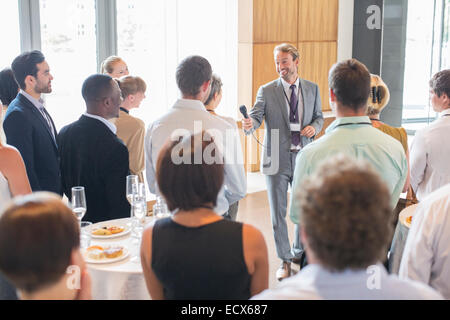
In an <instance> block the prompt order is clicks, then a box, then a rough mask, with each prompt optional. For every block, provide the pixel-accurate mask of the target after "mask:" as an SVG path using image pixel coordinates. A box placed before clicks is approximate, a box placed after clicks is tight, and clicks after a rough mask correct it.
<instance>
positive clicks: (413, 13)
mask: <svg viewBox="0 0 450 320" xmlns="http://www.w3.org/2000/svg"><path fill="white" fill-rule="evenodd" d="M449 20H450V0H433V1H421V0H409V1H408V17H407V31H406V33H407V34H406V38H407V40H406V50H405V78H404V79H405V80H404V88H403V102H404V107H403V126H404V127H405V128H406V129H407V130H408V131H409V132H410V133H413V132H414V131H415V130H418V129H420V128H423V127H424V126H426V125H427V124H428V123H430V122H432V121H433V120H434V119H436V116H437V114H436V112H434V111H433V108H432V107H431V105H430V101H429V85H428V82H429V80H430V78H431V76H432V75H433V74H434V73H436V72H437V71H439V70H442V69H446V68H450V48H449V39H448V38H449V29H450V24H449Z"/></svg>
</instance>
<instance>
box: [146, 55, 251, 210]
mask: <svg viewBox="0 0 450 320" xmlns="http://www.w3.org/2000/svg"><path fill="white" fill-rule="evenodd" d="M211 76H212V69H211V65H210V64H209V62H208V60H206V59H205V58H203V57H200V56H190V57H187V58H186V59H184V60H183V61H182V62H181V63H180V64H179V65H178V68H177V73H176V79H177V84H178V88H179V89H180V91H181V95H182V98H181V99H179V100H178V101H176V102H175V105H174V106H173V107H172V109H171V110H170V111H169V112H168V113H167V114H166V115H165V116H163V117H162V118H160V119H158V120H156V121H155V122H153V123H152V124H151V125H150V126H149V128H148V130H147V134H146V137H145V153H146V159H145V161H146V164H145V168H146V176H147V183H148V188H149V190H150V192H151V193H153V194H159V192H158V190H157V185H156V174H157V172H156V160H157V159H158V154H159V151H160V150H161V148H162V146H163V145H164V144H165V143H166V141H167V140H172V141H175V140H178V137H180V136H186V135H188V134H189V135H190V134H192V133H197V132H201V131H202V130H207V131H208V130H210V131H211V133H214V134H213V135H214V138H215V139H216V143H217V144H219V147H220V148H221V150H224V153H223V154H224V158H225V164H224V165H225V179H224V183H223V185H222V188H221V190H220V192H219V196H218V200H217V207H216V208H214V211H215V212H216V213H218V214H221V215H223V214H225V213H227V212H228V209H229V206H230V204H233V203H235V202H236V201H239V200H240V199H242V198H243V197H244V196H245V194H246V191H247V181H246V177H245V172H244V160H243V156H242V148H241V141H240V138H239V136H238V135H237V133H236V130H234V128H233V126H231V125H230V124H229V123H228V122H226V121H225V120H223V119H220V118H219V117H216V116H214V115H211V114H209V113H208V112H207V111H206V108H205V105H204V102H205V101H206V99H207V98H208V96H209V92H210V87H211Z"/></svg>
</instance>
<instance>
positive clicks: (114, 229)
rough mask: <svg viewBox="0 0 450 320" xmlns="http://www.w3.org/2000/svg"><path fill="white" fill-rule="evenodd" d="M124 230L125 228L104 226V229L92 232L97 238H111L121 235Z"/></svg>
mask: <svg viewBox="0 0 450 320" xmlns="http://www.w3.org/2000/svg"><path fill="white" fill-rule="evenodd" d="M124 230H125V228H124V227H120V226H104V227H102V228H99V229H95V230H94V231H92V234H93V235H96V236H110V235H113V234H117V233H121V232H123V231H124Z"/></svg>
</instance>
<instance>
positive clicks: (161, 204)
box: [153, 196, 170, 219]
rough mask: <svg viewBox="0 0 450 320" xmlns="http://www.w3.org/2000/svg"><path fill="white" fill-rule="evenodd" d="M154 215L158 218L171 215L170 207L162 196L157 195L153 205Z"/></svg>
mask: <svg viewBox="0 0 450 320" xmlns="http://www.w3.org/2000/svg"><path fill="white" fill-rule="evenodd" d="M153 215H154V216H155V217H156V218H158V219H161V218H167V217H170V211H169V208H168V207H167V204H166V202H165V201H164V199H163V198H162V197H160V196H157V197H156V203H155V204H154V205H153Z"/></svg>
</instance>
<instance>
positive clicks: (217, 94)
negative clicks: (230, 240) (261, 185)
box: [205, 74, 239, 221]
mask: <svg viewBox="0 0 450 320" xmlns="http://www.w3.org/2000/svg"><path fill="white" fill-rule="evenodd" d="M220 101H222V80H220V78H219V77H218V76H217V75H215V74H213V75H212V79H211V92H210V93H209V97H208V99H206V102H205V108H206V110H207V111H208V112H209V113H211V114H213V115H215V116H218V117H220V118H222V119H224V120H225V121H227V122H228V123H229V124H230V125H231V126H233V128H234V129H235V130H236V132H237V130H238V128H237V125H236V120H234V119H233V118H229V117H224V116H219V115H218V114H217V113H216V111H215V110H216V109H217V107H218V106H219V104H220ZM236 134H239V133H238V132H237V133H236ZM238 209H239V201H236V202H235V203H232V204H230V208H229V209H228V212H227V213H226V214H224V215H223V216H224V218H227V219H230V220H233V221H235V220H236V217H237V213H238Z"/></svg>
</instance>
